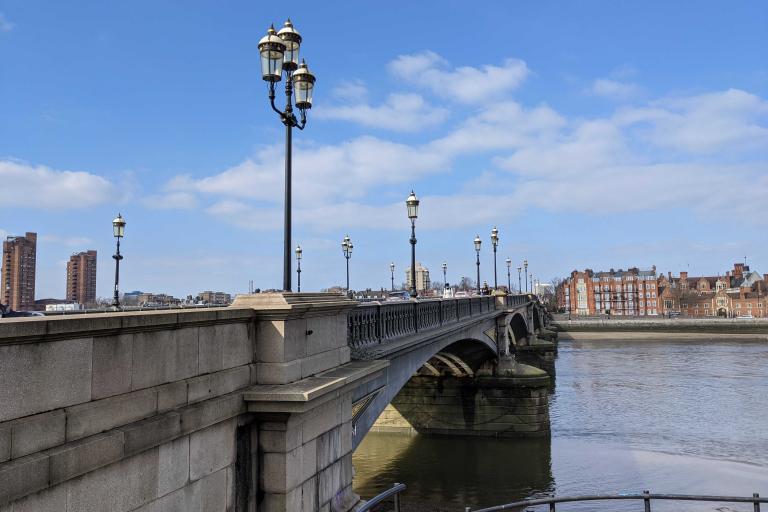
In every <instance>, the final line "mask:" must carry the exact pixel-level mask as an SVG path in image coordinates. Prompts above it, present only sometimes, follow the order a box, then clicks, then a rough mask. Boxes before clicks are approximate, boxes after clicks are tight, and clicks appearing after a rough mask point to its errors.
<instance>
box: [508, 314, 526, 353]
mask: <svg viewBox="0 0 768 512" xmlns="http://www.w3.org/2000/svg"><path fill="white" fill-rule="evenodd" d="M505 324H506V330H507V332H506V335H507V338H508V339H509V344H510V347H514V346H517V345H524V344H526V343H527V340H528V322H526V320H525V317H524V316H523V315H521V314H520V313H514V314H512V315H508V316H507V318H506V322H505Z"/></svg>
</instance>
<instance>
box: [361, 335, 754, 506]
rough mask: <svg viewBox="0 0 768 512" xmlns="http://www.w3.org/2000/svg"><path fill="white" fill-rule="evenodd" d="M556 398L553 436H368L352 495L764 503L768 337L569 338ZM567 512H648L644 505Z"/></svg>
mask: <svg viewBox="0 0 768 512" xmlns="http://www.w3.org/2000/svg"><path fill="white" fill-rule="evenodd" d="M550 399H551V404H550V415H551V420H552V437H551V439H528V440H508V439H506V440H505V439H482V438H460V437H441V436H423V435H408V434H383V433H375V432H371V433H369V434H368V435H367V436H366V438H365V439H364V440H363V442H362V443H361V445H360V447H358V449H357V451H356V452H355V454H354V456H353V460H354V466H355V471H356V473H355V481H354V484H355V490H356V492H357V493H359V494H360V495H361V496H363V497H371V496H373V495H375V494H377V493H379V492H381V491H382V490H384V489H385V488H387V487H390V486H391V485H392V483H393V482H404V483H406V484H407V486H408V490H407V492H406V494H405V495H404V497H403V500H404V503H405V504H406V505H408V507H407V509H408V510H419V511H427V510H440V511H442V510H457V511H463V510H464V508H463V507H464V506H472V507H478V506H490V505H495V504H501V503H505V502H510V501H514V500H519V499H525V498H529V497H540V496H543V495H550V494H557V495H567V494H598V493H606V494H608V493H610V494H616V493H623V492H630V493H635V492H642V491H643V490H644V489H650V490H651V492H655V493H681V494H729V495H742V496H746V495H750V496H751V495H752V493H753V492H759V493H760V495H761V496H768V342H766V341H755V342H750V341H744V340H740V341H724V340H722V339H702V340H700V341H696V342H691V341H687V342H686V341H674V340H644V341H638V340H631V341H630V340H616V341H604V340H601V341H561V342H560V348H559V355H558V359H557V378H556V384H555V389H554V392H553V395H552V396H551V397H550ZM763 507H764V509H768V506H765V505H763ZM561 509H562V510H566V511H567V510H574V511H583V510H605V511H630V510H632V511H635V510H637V511H639V512H641V511H642V502H606V503H604V504H602V505H597V504H595V503H591V504H588V505H583V504H572V505H568V506H558V510H561ZM653 510H654V512H655V511H657V510H658V511H672V510H686V511H688V510H716V511H719V512H728V511H731V510H738V511H742V510H744V511H747V510H748V511H751V510H752V506H751V505H742V506H738V505H724V504H714V505H713V504H704V503H680V502H677V503H674V504H669V503H667V504H659V505H658V506H657V505H656V503H654V507H653Z"/></svg>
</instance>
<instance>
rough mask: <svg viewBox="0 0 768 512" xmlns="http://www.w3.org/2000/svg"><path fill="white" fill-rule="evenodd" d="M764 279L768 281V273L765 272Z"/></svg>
mask: <svg viewBox="0 0 768 512" xmlns="http://www.w3.org/2000/svg"><path fill="white" fill-rule="evenodd" d="M763 281H765V282H766V283H768V274H763Z"/></svg>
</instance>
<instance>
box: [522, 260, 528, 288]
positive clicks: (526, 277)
mask: <svg viewBox="0 0 768 512" xmlns="http://www.w3.org/2000/svg"><path fill="white" fill-rule="evenodd" d="M523 267H525V293H528V260H523Z"/></svg>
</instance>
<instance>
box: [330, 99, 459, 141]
mask: <svg viewBox="0 0 768 512" xmlns="http://www.w3.org/2000/svg"><path fill="white" fill-rule="evenodd" d="M315 114H316V115H317V117H318V118H320V119H339V120H343V121H352V122H355V123H358V124H361V125H363V126H370V127H373V128H384V129H387V130H394V131H400V132H415V131H418V130H422V129H424V128H426V127H429V126H434V125H437V124H440V123H442V122H443V121H445V119H446V118H447V117H448V110H446V109H444V108H439V107H431V106H429V105H428V104H427V103H426V102H425V101H424V98H422V97H421V96H420V95H418V94H390V95H389V97H388V98H387V101H386V103H384V104H383V105H379V106H376V107H373V106H370V105H368V104H365V103H357V104H351V105H347V106H335V107H334V106H329V107H324V108H318V109H317V112H315Z"/></svg>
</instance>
